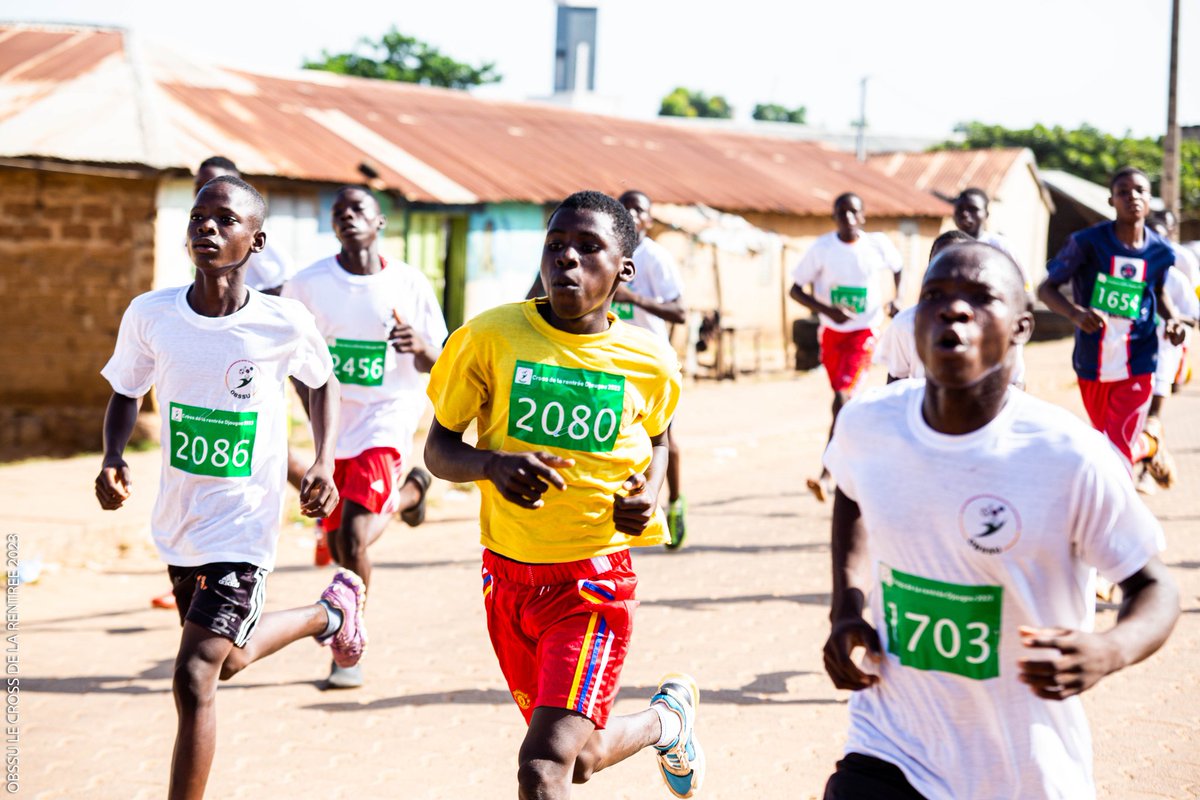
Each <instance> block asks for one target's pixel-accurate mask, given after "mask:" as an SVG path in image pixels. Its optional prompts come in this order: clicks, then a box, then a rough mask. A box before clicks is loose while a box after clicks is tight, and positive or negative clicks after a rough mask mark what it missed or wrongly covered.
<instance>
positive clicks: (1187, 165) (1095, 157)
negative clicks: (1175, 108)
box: [934, 122, 1200, 219]
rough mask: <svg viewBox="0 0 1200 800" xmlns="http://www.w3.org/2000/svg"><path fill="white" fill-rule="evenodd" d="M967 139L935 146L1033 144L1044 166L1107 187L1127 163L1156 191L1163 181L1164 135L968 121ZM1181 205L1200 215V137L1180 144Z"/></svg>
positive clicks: (1187, 213)
mask: <svg viewBox="0 0 1200 800" xmlns="http://www.w3.org/2000/svg"><path fill="white" fill-rule="evenodd" d="M955 130H956V131H958V132H959V133H962V134H963V136H964V138H963V141H962V142H944V143H943V144H940V145H938V146H937V147H935V148H934V149H935V150H965V149H975V148H986V147H1028V148H1029V149H1030V150H1032V151H1033V154H1034V156H1035V157H1036V158H1037V162H1038V165H1039V166H1041V167H1043V168H1044V169H1061V170H1064V171H1066V172H1070V173H1071V174H1073V175H1078V176H1079V177H1081V178H1086V179H1087V180H1089V181H1092V182H1094V183H1100V184H1105V185H1107V183H1108V178H1109V176H1110V175H1112V173H1113V172H1115V171H1116V170H1118V169H1119V168H1121V167H1123V166H1126V165H1128V166H1133V167H1137V168H1138V169H1141V170H1144V171H1145V173H1146V174H1147V175H1149V176H1150V181H1151V184H1152V186H1153V188H1154V191H1155V192H1158V191H1159V185H1160V183H1161V180H1162V165H1163V148H1162V139H1161V138H1158V139H1151V138H1148V137H1146V138H1140V139H1139V138H1134V137H1132V136H1130V135H1129V133H1128V132H1126V133H1125V135H1124V136H1113V135H1112V134H1108V133H1104V132H1102V131H1100V130H1099V129H1097V128H1094V127H1092V126H1091V125H1086V124H1085V125H1081V126H1080V127H1079V128H1078V129H1076V130H1067V129H1066V128H1063V127H1061V126H1054V127H1052V128H1048V127H1046V126H1045V125H1034V126H1033V127H1032V128H1025V129H1017V130H1014V129H1009V128H1005V127H1003V126H1001V125H987V124H984V123H982V122H968V123H964V124H961V125H958V126H957V127H956V128H955ZM1179 160H1180V181H1179V188H1180V205H1181V207H1182V210H1183V216H1185V217H1187V218H1189V219H1192V218H1196V217H1200V141H1196V140H1194V139H1185V140H1183V141H1182V142H1181V143H1180V159H1179Z"/></svg>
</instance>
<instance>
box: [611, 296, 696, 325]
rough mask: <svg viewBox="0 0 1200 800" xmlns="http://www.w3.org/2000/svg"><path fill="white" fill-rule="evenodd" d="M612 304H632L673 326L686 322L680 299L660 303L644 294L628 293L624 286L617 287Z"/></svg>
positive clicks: (685, 312)
mask: <svg viewBox="0 0 1200 800" xmlns="http://www.w3.org/2000/svg"><path fill="white" fill-rule="evenodd" d="M613 302H614V303H633V304H634V305H635V306H637V307H638V308H640V309H642V310H643V311H645V312H646V313H647V314H653V315H654V316H656V317H658V318H659V319H664V320H666V321H667V322H670V323H672V324H675V325H682V324H683V323H684V322H686V321H687V309H685V308H684V307H683V298H682V297H676V298H675V299H674V300H663V301H661V302H660V301H658V300H656V299H654V298H653V297H647V296H646V295H644V294H637V293H636V292H633V291H630V290H629V289H628V288H627V287H625V286H618V287H617V293H616V294H615V295H614V296H613Z"/></svg>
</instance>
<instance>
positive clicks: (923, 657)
mask: <svg viewBox="0 0 1200 800" xmlns="http://www.w3.org/2000/svg"><path fill="white" fill-rule="evenodd" d="M879 579H880V583H881V584H882V586H883V614H884V617H885V622H886V624H887V633H888V637H887V638H888V652H889V653H891V654H892V655H894V656H896V657H897V658H899V659H900V663H901V664H903V665H904V666H906V667H913V668H914V669H923V670H932V671H935V672H951V673H954V674H955V675H961V676H963V677H964V678H973V679H975V680H987V679H988V678H995V677H997V676H999V674H1000V655H999V653H1000V610H1001V601H1002V598H1003V592H1004V587H1002V586H961V585H959V584H957V583H942V582H941V581H935V580H931V579H929V578H922V577H919V576H917V575H909V574H907V573H905V572H901V571H900V570H896V569H892V568H891V567H889V566H888V565H886V564H882V563H881V564H880V565H879Z"/></svg>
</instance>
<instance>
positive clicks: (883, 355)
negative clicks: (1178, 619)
mask: <svg viewBox="0 0 1200 800" xmlns="http://www.w3.org/2000/svg"><path fill="white" fill-rule="evenodd" d="M916 316H917V307H916V306H909V307H908V308H906V309H904V310H903V311H901V312H900V313H899V314H897V315H896V316H894V317H892V321H891V324H889V325H888V326H887V327H886V328H884V329H883V333H882V334H880V335H879V338H878V341H877V343H876V345H875V354H874V355H873V356H871V361H872V363H875V364H883V365H884V366H885V367H886V368H887V373H888V375H891V376H892V377H893V378H924V377H925V365H924V364H922V363H921V359H920V358H919V357H918V356H917V336H916V332H915V330H914V322H915V319H916ZM1012 382H1013V384H1014V385H1018V386H1019V385H1021V384H1024V383H1025V346H1024V345H1020V346H1018V347H1017V354H1016V363H1014V364H1013V373H1012Z"/></svg>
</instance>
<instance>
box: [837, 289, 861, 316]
mask: <svg viewBox="0 0 1200 800" xmlns="http://www.w3.org/2000/svg"><path fill="white" fill-rule="evenodd" d="M829 299H830V303H831V305H833V306H836V307H837V308H842V309H845V310H846V311H851V312H853V313H855V314H862V313H865V312H866V310H867V287H865V286H835V287H833V289H832V290H831V291H830V293H829Z"/></svg>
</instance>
